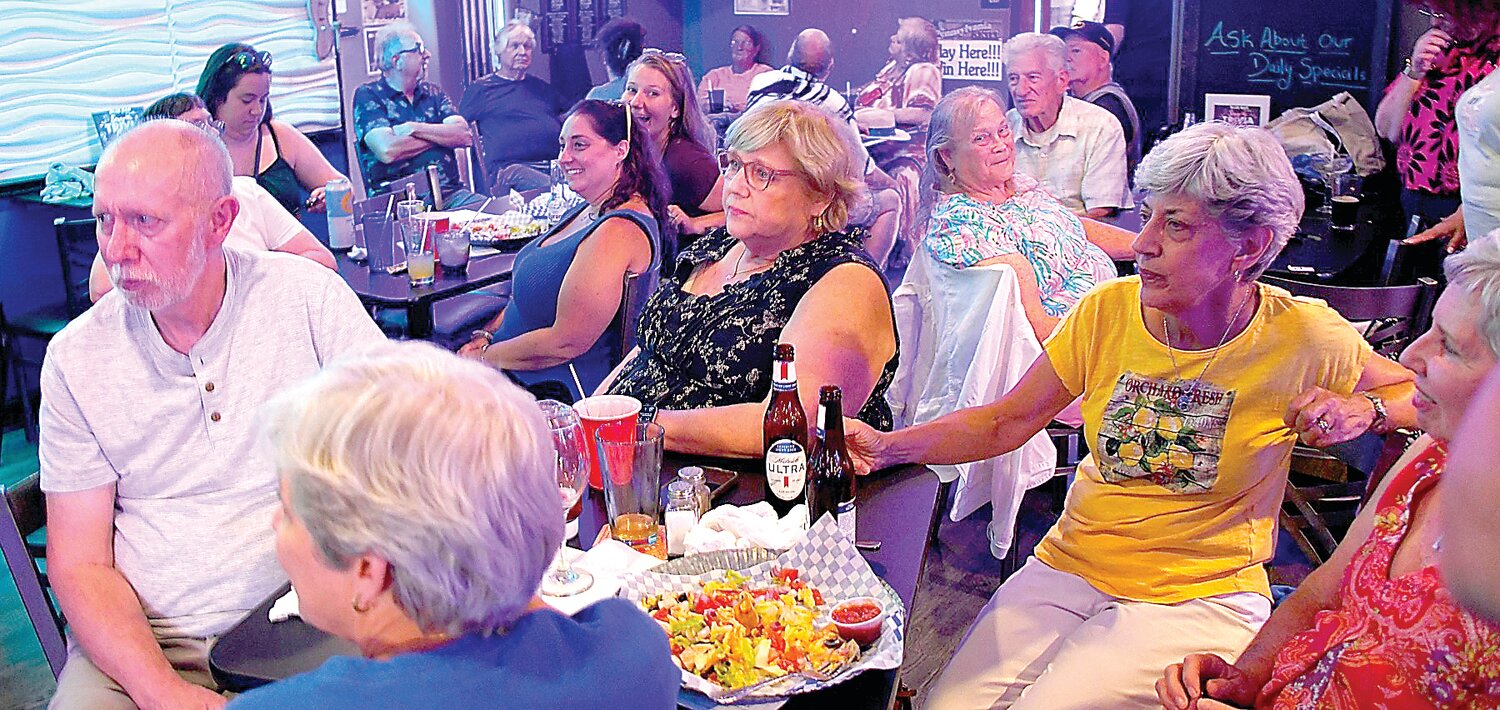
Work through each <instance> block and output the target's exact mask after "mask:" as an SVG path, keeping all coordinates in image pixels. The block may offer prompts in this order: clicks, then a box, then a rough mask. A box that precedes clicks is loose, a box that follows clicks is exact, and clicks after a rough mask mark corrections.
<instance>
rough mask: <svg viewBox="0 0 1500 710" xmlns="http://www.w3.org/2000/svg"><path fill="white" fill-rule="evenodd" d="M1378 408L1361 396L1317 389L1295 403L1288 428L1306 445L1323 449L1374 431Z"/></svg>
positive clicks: (1308, 392)
mask: <svg viewBox="0 0 1500 710" xmlns="http://www.w3.org/2000/svg"><path fill="white" fill-rule="evenodd" d="M1374 422H1375V406H1374V405H1373V404H1371V403H1370V400H1368V399H1365V398H1364V397H1362V396H1360V395H1358V394H1348V395H1343V394H1338V393H1336V392H1330V391H1328V390H1326V389H1323V388H1322V387H1314V388H1312V389H1310V390H1308V391H1306V392H1303V393H1302V394H1299V395H1297V396H1296V397H1294V398H1293V399H1292V402H1291V404H1290V405H1288V406H1287V411H1286V425H1287V426H1289V427H1291V429H1292V431H1295V432H1297V436H1298V437H1299V438H1301V440H1302V443H1304V444H1307V445H1308V446H1313V447H1317V448H1323V447H1325V446H1331V445H1333V444H1337V443H1340V442H1344V441H1349V440H1350V439H1353V438H1355V437H1357V436H1359V435H1360V434H1363V433H1365V432H1366V431H1368V430H1369V429H1370V425H1371V424H1373V423H1374Z"/></svg>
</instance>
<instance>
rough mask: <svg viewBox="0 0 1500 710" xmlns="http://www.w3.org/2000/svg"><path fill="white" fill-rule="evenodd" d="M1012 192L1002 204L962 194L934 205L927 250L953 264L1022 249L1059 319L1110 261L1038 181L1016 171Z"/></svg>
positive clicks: (1109, 269)
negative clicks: (1013, 191) (1017, 173)
mask: <svg viewBox="0 0 1500 710" xmlns="http://www.w3.org/2000/svg"><path fill="white" fill-rule="evenodd" d="M1015 188H1016V190H1015V194H1013V195H1011V198H1010V199H1009V200H1006V201H1005V202H1003V203H1001V204H998V205H997V204H993V203H991V202H986V201H984V200H978V199H975V198H973V197H970V196H969V195H966V194H963V193H957V194H952V195H947V196H945V197H943V198H942V199H940V200H939V201H938V203H937V204H936V205H935V206H933V209H932V219H931V220H930V221H929V222H928V223H927V234H926V235H925V236H924V237H923V238H922V243H923V245H924V246H925V247H926V248H927V251H928V253H929V254H931V255H932V257H933V258H934V259H937V260H938V261H940V262H943V263H944V264H947V265H949V266H952V267H953V268H955V269H963V268H967V267H970V266H975V265H977V264H979V263H980V262H983V261H985V260H987V259H993V258H994V257H997V256H1005V255H1007V254H1020V255H1021V256H1023V257H1025V258H1026V261H1027V262H1028V263H1030V264H1031V270H1032V272H1034V273H1035V274H1036V283H1037V288H1038V290H1039V291H1040V292H1041V298H1042V307H1043V309H1045V310H1046V312H1047V315H1049V316H1052V317H1055V318H1060V317H1062V316H1063V315H1064V314H1066V313H1067V312H1068V311H1069V310H1071V309H1072V308H1073V305H1074V304H1076V303H1078V299H1079V298H1081V297H1082V296H1083V294H1085V293H1087V292H1088V290H1089V289H1091V288H1093V287H1094V285H1095V284H1097V283H1099V282H1100V281H1103V280H1105V279H1108V278H1110V277H1111V276H1113V275H1114V273H1115V266H1114V262H1113V261H1111V260H1110V258H1109V255H1107V254H1105V253H1104V250H1102V249H1100V248H1099V247H1097V246H1095V245H1094V244H1093V243H1092V242H1090V241H1089V240H1088V239H1087V238H1086V237H1085V236H1084V233H1083V223H1081V222H1079V221H1078V217H1076V216H1074V215H1073V213H1072V212H1069V211H1068V210H1067V208H1065V207H1063V206H1062V203H1060V202H1058V201H1057V200H1056V199H1055V198H1053V197H1052V196H1051V195H1049V194H1047V191H1046V190H1045V189H1043V188H1042V187H1041V186H1040V185H1039V184H1038V183H1037V181H1036V180H1033V179H1032V178H1029V177H1026V176H1025V175H1016V176H1015Z"/></svg>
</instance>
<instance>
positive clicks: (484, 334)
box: [469, 328, 495, 341]
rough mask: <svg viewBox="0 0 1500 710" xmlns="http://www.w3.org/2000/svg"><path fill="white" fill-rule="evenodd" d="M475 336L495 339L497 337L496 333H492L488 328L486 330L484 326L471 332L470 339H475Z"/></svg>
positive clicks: (490, 339)
mask: <svg viewBox="0 0 1500 710" xmlns="http://www.w3.org/2000/svg"><path fill="white" fill-rule="evenodd" d="M475 338H484V339H485V340H489V341H493V340H494V339H495V334H494V333H491V332H490V331H488V330H485V329H484V328H480V329H479V330H476V331H474V332H472V333H469V339H470V340H473V339H475Z"/></svg>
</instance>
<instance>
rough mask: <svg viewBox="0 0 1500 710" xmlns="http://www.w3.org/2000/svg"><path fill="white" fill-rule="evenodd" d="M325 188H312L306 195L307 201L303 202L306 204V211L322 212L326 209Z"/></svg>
mask: <svg viewBox="0 0 1500 710" xmlns="http://www.w3.org/2000/svg"><path fill="white" fill-rule="evenodd" d="M327 189H328V188H326V187H315V188H313V189H312V193H311V194H309V195H308V196H307V202H305V203H303V204H304V205H306V206H307V211H308V212H322V211H323V210H325V209H328V199H327V195H326V194H325V193H326V191H327Z"/></svg>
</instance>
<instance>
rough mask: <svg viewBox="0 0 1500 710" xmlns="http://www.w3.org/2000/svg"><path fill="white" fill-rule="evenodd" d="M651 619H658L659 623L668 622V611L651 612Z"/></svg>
mask: <svg viewBox="0 0 1500 710" xmlns="http://www.w3.org/2000/svg"><path fill="white" fill-rule="evenodd" d="M651 618H653V619H656V620H657V621H666V620H667V610H666V609H657V610H656V611H653V612H651Z"/></svg>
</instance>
